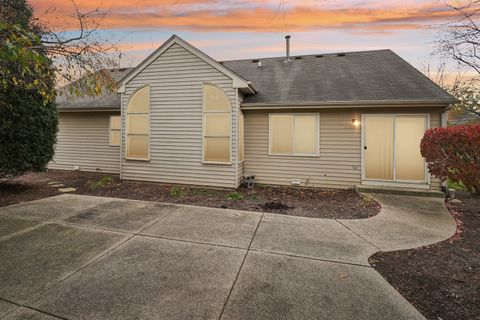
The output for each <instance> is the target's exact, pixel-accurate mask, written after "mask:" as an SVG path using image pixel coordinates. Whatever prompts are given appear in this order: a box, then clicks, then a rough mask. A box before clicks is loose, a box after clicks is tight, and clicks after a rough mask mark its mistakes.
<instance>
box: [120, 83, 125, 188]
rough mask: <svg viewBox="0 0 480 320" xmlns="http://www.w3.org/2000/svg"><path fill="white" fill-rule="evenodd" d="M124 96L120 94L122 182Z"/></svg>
mask: <svg viewBox="0 0 480 320" xmlns="http://www.w3.org/2000/svg"><path fill="white" fill-rule="evenodd" d="M123 95H124V93H123V92H122V93H120V155H119V157H120V159H119V160H120V167H119V169H120V171H119V176H120V181H122V152H123V132H124V130H123Z"/></svg>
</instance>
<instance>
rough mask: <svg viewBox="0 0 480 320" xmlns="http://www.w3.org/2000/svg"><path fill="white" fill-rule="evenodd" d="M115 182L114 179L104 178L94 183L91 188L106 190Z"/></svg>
mask: <svg viewBox="0 0 480 320" xmlns="http://www.w3.org/2000/svg"><path fill="white" fill-rule="evenodd" d="M112 182H113V178H112V177H111V176H104V177H102V178H100V179H99V180H97V181H94V182H92V183H91V184H90V188H92V189H100V188H105V187H106V186H108V185H110V184H111V183H112Z"/></svg>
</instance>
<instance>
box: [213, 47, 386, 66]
mask: <svg viewBox="0 0 480 320" xmlns="http://www.w3.org/2000/svg"><path fill="white" fill-rule="evenodd" d="M380 51H391V52H393V51H392V50H391V49H374V50H358V51H338V52H328V53H310V54H297V55H291V57H315V56H319V55H323V56H333V55H337V54H340V53H345V54H352V53H366V52H380ZM265 59H285V56H275V57H263V58H262V57H256V58H246V59H232V60H218V61H219V62H222V63H224V62H237V61H250V60H265Z"/></svg>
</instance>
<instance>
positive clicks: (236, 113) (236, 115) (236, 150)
mask: <svg viewBox="0 0 480 320" xmlns="http://www.w3.org/2000/svg"><path fill="white" fill-rule="evenodd" d="M238 109H239V105H238V88H236V89H235V132H236V133H235V188H238V187H239V184H238V141H239V139H238V138H239V137H238Z"/></svg>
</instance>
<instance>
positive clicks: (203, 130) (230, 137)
mask: <svg viewBox="0 0 480 320" xmlns="http://www.w3.org/2000/svg"><path fill="white" fill-rule="evenodd" d="M205 85H210V86H214V87H217V88H219V89H220V90H222V91H223V92H224V93H225V95H226V96H227V99H228V102H229V103H230V111H229V112H205V88H204V87H205ZM227 113H228V114H229V115H230V135H229V136H223V137H222V136H215V137H210V138H229V139H228V143H229V147H230V158H229V160H228V162H220V161H207V160H205V138H208V137H207V136H206V135H205V122H206V121H205V118H206V114H210V115H211V114H227ZM232 132H233V117H232V102H231V101H230V99H229V98H228V95H227V93H226V92H225V90H223V88H221V87H219V86H218V85H216V84H214V83H211V82H204V83H202V164H205V165H210V164H212V165H225V166H231V165H232V139H233V134H232Z"/></svg>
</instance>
